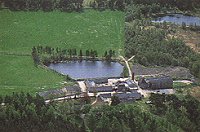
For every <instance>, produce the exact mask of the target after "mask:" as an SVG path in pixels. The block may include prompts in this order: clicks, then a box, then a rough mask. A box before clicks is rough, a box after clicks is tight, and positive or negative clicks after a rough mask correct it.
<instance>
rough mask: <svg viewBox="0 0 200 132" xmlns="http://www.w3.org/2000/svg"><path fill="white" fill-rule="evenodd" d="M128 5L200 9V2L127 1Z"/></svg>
mask: <svg viewBox="0 0 200 132" xmlns="http://www.w3.org/2000/svg"><path fill="white" fill-rule="evenodd" d="M126 3H127V4H143V5H151V4H159V5H160V6H163V7H164V6H165V7H166V6H167V7H177V8H179V9H180V10H193V9H195V8H200V0H126Z"/></svg>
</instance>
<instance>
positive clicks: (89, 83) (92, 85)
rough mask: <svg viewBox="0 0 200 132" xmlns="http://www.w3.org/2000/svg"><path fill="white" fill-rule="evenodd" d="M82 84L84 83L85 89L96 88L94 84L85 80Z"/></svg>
mask: <svg viewBox="0 0 200 132" xmlns="http://www.w3.org/2000/svg"><path fill="white" fill-rule="evenodd" d="M84 82H85V86H86V87H87V88H91V87H95V86H96V84H95V82H94V81H92V80H85V81H84Z"/></svg>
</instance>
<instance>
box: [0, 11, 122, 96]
mask: <svg viewBox="0 0 200 132" xmlns="http://www.w3.org/2000/svg"><path fill="white" fill-rule="evenodd" d="M123 35H124V14H123V13H122V12H118V11H103V12H99V11H95V10H85V11H84V12H83V13H63V12H59V11H54V12H48V13H45V12H41V11H39V12H10V11H9V10H1V11H0V69H1V70H0V95H6V94H11V93H12V92H20V91H24V92H30V93H32V94H35V93H36V92H38V91H42V90H47V89H55V88H61V87H62V86H63V84H61V83H62V82H63V81H65V77H63V76H61V75H59V74H57V73H54V72H52V71H50V70H47V69H44V68H40V67H39V68H37V67H35V66H34V64H33V61H32V58H31V56H23V55H30V54H31V48H32V47H33V46H37V45H43V46H52V47H60V48H77V49H83V50H86V49H94V50H97V51H98V54H100V55H103V54H104V51H105V50H109V49H114V50H115V51H116V53H118V54H123V51H124V50H123V42H124V36H123ZM6 54H13V55H6ZM67 84H68V85H71V84H73V83H72V82H68V83H67Z"/></svg>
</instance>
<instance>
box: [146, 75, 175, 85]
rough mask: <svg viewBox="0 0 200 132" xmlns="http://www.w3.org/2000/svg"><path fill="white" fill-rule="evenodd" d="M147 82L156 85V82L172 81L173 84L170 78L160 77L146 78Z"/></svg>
mask: <svg viewBox="0 0 200 132" xmlns="http://www.w3.org/2000/svg"><path fill="white" fill-rule="evenodd" d="M145 81H146V82H151V83H155V82H166V81H167V82H168V81H171V82H173V80H172V78H171V77H169V76H158V77H150V78H145Z"/></svg>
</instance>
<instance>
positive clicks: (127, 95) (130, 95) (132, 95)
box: [114, 92, 142, 99]
mask: <svg viewBox="0 0 200 132" xmlns="http://www.w3.org/2000/svg"><path fill="white" fill-rule="evenodd" d="M114 96H117V97H118V98H119V99H129V98H134V99H140V98H142V95H141V94H140V93H138V92H134V93H117V94H115V95H114Z"/></svg>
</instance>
